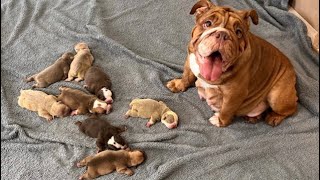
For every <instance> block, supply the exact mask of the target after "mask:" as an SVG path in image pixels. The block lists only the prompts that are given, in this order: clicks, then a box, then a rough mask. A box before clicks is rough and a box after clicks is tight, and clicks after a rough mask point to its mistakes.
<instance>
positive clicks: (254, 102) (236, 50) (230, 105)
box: [167, 0, 298, 127]
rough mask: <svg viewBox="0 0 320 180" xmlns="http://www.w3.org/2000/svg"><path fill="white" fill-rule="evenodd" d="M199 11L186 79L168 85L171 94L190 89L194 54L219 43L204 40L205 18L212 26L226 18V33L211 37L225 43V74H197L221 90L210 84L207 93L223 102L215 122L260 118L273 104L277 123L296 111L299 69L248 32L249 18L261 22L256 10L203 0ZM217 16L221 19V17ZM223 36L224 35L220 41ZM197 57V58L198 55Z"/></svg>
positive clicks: (271, 113) (222, 46)
mask: <svg viewBox="0 0 320 180" xmlns="http://www.w3.org/2000/svg"><path fill="white" fill-rule="evenodd" d="M194 13H195V14H196V25H195V27H194V28H193V31H192V38H191V41H190V43H189V46H188V57H187V61H186V63H185V66H184V71H183V75H182V78H181V79H174V80H171V81H169V82H168V83H167V87H168V88H169V89H170V90H171V91H172V92H181V91H186V90H187V89H188V88H189V87H190V86H192V85H194V83H195V81H196V79H197V77H196V76H195V75H194V74H193V72H192V71H191V68H190V64H189V62H190V58H191V56H190V55H191V54H196V55H198V53H199V50H202V51H203V47H206V48H207V49H204V50H208V48H212V49H214V48H215V46H216V45H217V44H218V43H217V44H214V43H213V41H206V38H203V39H204V40H199V39H200V37H201V35H202V33H204V32H205V30H206V29H205V28H204V27H205V26H204V25H205V24H204V22H207V21H208V20H212V27H217V26H218V25H219V26H221V23H223V22H227V23H226V24H224V25H223V26H224V28H225V29H226V31H223V32H222V31H217V32H213V33H212V34H211V35H208V37H209V38H211V39H212V38H213V36H216V38H217V40H216V41H217V42H219V41H220V42H219V43H220V46H218V47H219V52H220V53H221V55H222V58H223V60H224V61H223V63H224V64H223V65H222V71H223V73H222V74H221V76H220V77H219V78H218V79H216V80H214V81H210V80H207V79H205V78H204V77H203V76H201V74H200V75H199V77H198V81H199V80H200V81H202V82H205V83H207V84H210V85H216V88H217V89H218V91H210V90H209V89H210V88H207V90H208V92H205V97H204V98H206V100H207V101H208V98H211V102H213V101H212V100H213V99H216V98H218V99H217V101H215V102H218V104H216V105H218V106H220V108H219V111H220V112H219V113H215V115H214V116H213V117H212V118H210V122H211V123H213V124H214V125H216V126H219V127H223V126H228V125H229V124H231V122H232V119H233V117H234V116H248V114H255V113H256V115H257V116H256V117H261V114H259V113H261V112H259V111H258V110H259V108H260V110H263V109H265V108H268V107H270V111H268V112H267V116H266V122H267V123H268V124H269V125H271V126H276V125H278V124H280V123H281V122H282V120H283V119H284V118H286V117H288V116H290V115H292V114H294V113H295V112H296V109H297V99H298V98H297V95H296V89H295V84H296V77H295V71H294V68H293V66H292V65H291V63H290V61H289V59H288V58H287V57H286V56H285V55H284V54H283V53H281V52H280V51H279V50H278V49H277V48H276V47H274V46H273V45H272V44H270V43H268V42H267V41H265V40H263V39H261V38H259V37H257V36H255V35H253V34H252V33H251V32H250V31H249V24H250V23H249V20H250V18H251V20H252V21H253V23H254V24H258V15H257V14H256V12H255V11H254V10H251V11H236V10H232V9H231V8H227V7H219V6H215V5H213V4H212V3H211V2H209V1H206V0H201V1H199V2H198V3H197V4H196V5H195V6H194V7H193V8H192V10H191V14H194ZM227 13H228V14H227ZM212 17H217V18H216V21H214V19H213V18H212ZM224 17H229V19H228V21H224ZM235 23H239V25H238V26H239V27H240V28H241V30H242V31H240V33H238V34H236V32H238V31H237V29H236V28H239V27H237V25H236V24H235ZM210 28H211V27H209V29H210ZM218 33H220V34H218ZM220 35H221V36H222V37H224V38H225V39H224V40H222V39H221V38H220V39H218V37H220ZM209 38H207V39H209ZM231 39H232V40H231ZM210 44H211V45H210ZM200 45H201V47H200ZM205 45H206V46H205ZM210 46H211V47H210ZM201 48H202V49H201ZM203 52H205V51H203ZM196 57H197V59H198V57H199V56H196ZM199 67H200V65H199ZM203 67H204V66H203ZM201 91H202V92H201ZM203 92H204V91H203V89H202V90H201V88H200V89H199V95H200V96H201V93H202V94H203ZM212 98H213V99H212ZM208 104H209V102H208ZM209 105H210V104H209ZM256 109H258V110H256ZM253 112H255V113H253ZM257 112H259V113H258V114H257ZM251 118H253V119H254V118H255V117H251ZM252 122H255V120H253V121H252Z"/></svg>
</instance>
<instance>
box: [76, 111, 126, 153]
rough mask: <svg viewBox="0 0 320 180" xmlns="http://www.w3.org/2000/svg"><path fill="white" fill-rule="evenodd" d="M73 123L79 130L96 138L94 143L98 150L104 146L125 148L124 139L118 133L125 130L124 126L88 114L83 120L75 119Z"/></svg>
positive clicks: (114, 148) (117, 148) (101, 149)
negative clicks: (113, 124) (114, 124)
mask: <svg viewBox="0 0 320 180" xmlns="http://www.w3.org/2000/svg"><path fill="white" fill-rule="evenodd" d="M75 124H76V125H77V126H78V127H79V131H81V132H83V133H84V134H86V135H87V136H89V137H92V138H97V141H96V144H97V147H98V152H101V151H103V150H105V149H106V148H108V149H112V150H119V149H126V148H127V144H126V142H125V140H124V139H123V138H122V137H121V136H120V133H122V132H124V131H125V130H126V127H125V126H122V127H116V126H112V125H111V124H109V123H108V122H107V121H105V120H103V119H99V118H98V117H97V116H96V115H92V116H90V117H89V118H88V119H86V120H84V121H83V122H81V121H77V122H75ZM106 145H107V147H106Z"/></svg>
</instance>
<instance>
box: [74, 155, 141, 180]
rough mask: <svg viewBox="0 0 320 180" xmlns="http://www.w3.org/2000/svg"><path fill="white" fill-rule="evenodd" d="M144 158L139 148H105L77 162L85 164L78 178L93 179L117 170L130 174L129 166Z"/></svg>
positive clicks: (135, 164)
mask: <svg viewBox="0 0 320 180" xmlns="http://www.w3.org/2000/svg"><path fill="white" fill-rule="evenodd" d="M144 160H145V156H144V152H143V151H139V150H133V151H126V150H119V151H112V150H105V151H102V152H100V153H98V154H95V155H91V156H88V157H86V158H84V159H83V160H81V161H80V162H79V163H77V166H78V167H83V166H87V170H86V172H85V173H84V174H83V175H82V176H80V178H79V179H94V178H97V177H99V176H102V175H106V174H110V173H112V172H113V171H117V172H118V173H121V174H126V175H128V176H131V175H133V174H134V172H133V171H132V170H131V169H130V167H133V166H138V165H139V164H141V163H142V162H143V161H144Z"/></svg>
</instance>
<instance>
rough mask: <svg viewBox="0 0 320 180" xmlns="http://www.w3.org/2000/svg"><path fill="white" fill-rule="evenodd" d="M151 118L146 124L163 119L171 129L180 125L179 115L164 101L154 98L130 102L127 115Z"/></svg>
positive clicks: (150, 124) (148, 125)
mask: <svg viewBox="0 0 320 180" xmlns="http://www.w3.org/2000/svg"><path fill="white" fill-rule="evenodd" d="M130 116H131V117H141V118H150V120H149V121H148V122H147V124H146V126H147V127H150V126H152V125H153V124H154V123H156V122H157V121H159V120H160V119H161V122H162V123H163V124H164V125H166V126H167V128H169V129H173V128H176V127H177V125H178V115H177V114H176V113H175V112H173V111H172V110H170V109H169V107H168V106H167V105H166V104H165V103H163V102H162V101H159V102H158V101H156V100H153V99H134V100H132V102H131V103H130V110H128V111H127V113H126V114H125V117H126V118H128V117H130Z"/></svg>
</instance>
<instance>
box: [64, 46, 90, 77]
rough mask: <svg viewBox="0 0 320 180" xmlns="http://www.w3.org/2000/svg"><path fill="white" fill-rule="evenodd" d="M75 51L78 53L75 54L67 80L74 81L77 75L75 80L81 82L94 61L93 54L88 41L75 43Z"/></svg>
mask: <svg viewBox="0 0 320 180" xmlns="http://www.w3.org/2000/svg"><path fill="white" fill-rule="evenodd" d="M74 49H75V51H76V52H77V54H76V55H75V56H74V60H73V61H72V63H71V65H70V70H69V73H68V78H67V79H66V81H72V80H73V79H74V78H75V77H77V78H76V79H75V81H77V82H79V81H82V80H83V79H84V76H85V74H86V72H87V70H88V69H89V68H90V66H91V65H92V63H93V60H94V58H93V56H92V54H91V52H90V49H89V47H88V45H87V44H86V43H78V44H76V45H75V48H74Z"/></svg>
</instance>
